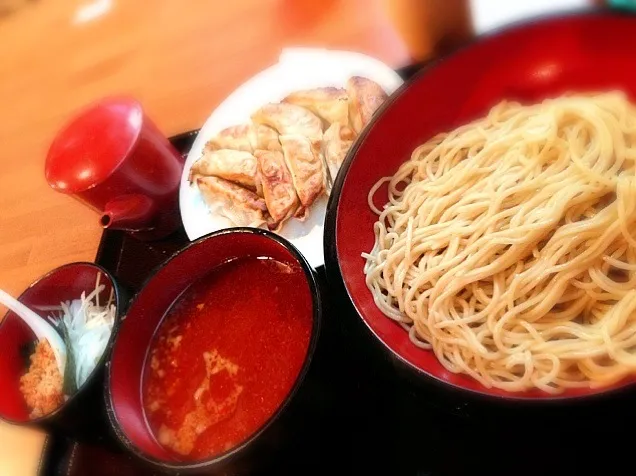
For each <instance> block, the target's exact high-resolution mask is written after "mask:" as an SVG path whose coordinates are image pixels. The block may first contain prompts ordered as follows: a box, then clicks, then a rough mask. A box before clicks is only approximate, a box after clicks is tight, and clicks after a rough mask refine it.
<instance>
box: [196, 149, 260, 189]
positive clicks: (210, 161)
mask: <svg viewBox="0 0 636 476" xmlns="http://www.w3.org/2000/svg"><path fill="white" fill-rule="evenodd" d="M198 175H203V176H215V177H220V178H222V179H225V180H229V181H230V182H236V183H237V184H240V185H243V186H244V187H247V188H249V189H250V190H253V191H254V190H256V181H255V177H256V157H254V156H253V155H252V154H250V153H249V152H245V151H241V150H229V149H220V150H209V149H205V150H204V151H203V157H201V158H200V159H199V160H197V161H196V162H195V163H194V164H192V168H191V169H190V181H191V182H192V180H193V178H194V177H197V176H198Z"/></svg>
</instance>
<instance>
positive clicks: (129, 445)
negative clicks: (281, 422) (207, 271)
mask: <svg viewBox="0 0 636 476" xmlns="http://www.w3.org/2000/svg"><path fill="white" fill-rule="evenodd" d="M235 233H246V234H250V235H259V236H263V237H265V238H267V239H270V240H273V241H275V242H276V243H278V244H279V245H281V246H282V247H283V248H285V249H286V250H287V251H289V252H290V253H291V255H292V256H293V257H294V259H295V260H296V261H297V262H298V264H299V265H300V266H301V268H302V270H303V273H304V275H305V278H306V280H307V285H308V286H309V291H310V293H311V299H312V309H313V312H312V329H311V336H310V339H309V344H308V346H307V354H306V355H305V360H304V362H303V365H302V368H301V369H300V371H299V372H298V375H297V376H296V380H295V382H294V385H293V386H292V388H291V390H290V391H289V393H288V394H287V396H286V397H285V399H284V400H283V401H282V402H281V404H280V405H279V406H278V408H277V409H276V411H274V413H272V415H271V416H270V417H269V418H268V419H267V421H266V422H265V423H264V424H263V425H262V426H261V427H260V428H259V429H258V430H257V431H255V432H254V433H252V434H251V435H250V436H249V438H247V439H246V440H244V441H243V442H242V443H240V444H239V445H237V446H235V447H233V448H231V449H230V450H228V451H226V452H224V453H221V454H219V455H217V456H214V457H211V458H208V459H204V460H199V461H193V462H189V461H174V462H170V461H166V460H163V459H158V458H155V457H153V456H150V455H148V454H146V453H145V452H144V451H142V450H141V449H139V448H138V447H137V446H136V445H135V444H134V443H133V442H132V441H130V439H129V438H128V436H126V434H125V433H124V431H123V430H122V428H121V426H120V424H119V419H118V418H117V416H116V414H115V410H114V405H113V400H112V394H111V385H110V382H111V378H112V376H111V370H112V366H111V358H112V353H111V354H110V355H109V361H108V362H107V364H106V366H107V377H106V378H105V379H104V397H105V401H106V413H107V415H108V421H109V423H110V426H111V428H112V429H113V431H114V433H115V435H116V436H117V438H118V439H119V441H120V442H121V443H122V444H123V445H124V447H125V448H126V450H127V451H129V452H131V453H132V454H134V455H135V456H137V457H138V458H140V459H141V460H143V461H145V462H147V463H150V464H152V465H154V466H156V467H158V468H160V469H162V470H170V471H194V470H201V469H211V468H212V467H214V466H216V465H220V464H223V463H225V462H227V461H229V460H231V459H232V458H234V457H236V456H237V455H238V454H239V453H241V452H243V451H244V450H246V449H247V448H248V447H251V446H252V445H253V443H254V442H256V440H258V439H259V437H260V436H261V435H262V434H263V433H264V432H265V431H266V430H267V429H268V428H270V427H271V426H272V424H274V423H275V422H276V420H278V418H279V417H280V416H281V414H282V413H283V412H284V411H285V410H286V409H287V407H288V406H289V404H290V403H291V401H292V400H293V398H294V396H295V395H296V393H297V392H298V389H299V388H300V386H301V385H302V383H303V381H304V380H305V377H306V376H307V372H308V370H309V366H310V365H311V362H312V359H313V356H314V353H315V351H316V346H317V344H318V338H319V336H320V329H321V322H322V300H321V297H320V289H319V287H318V282H317V280H316V275H315V273H314V271H313V268H312V267H311V265H310V264H309V262H308V261H307V260H306V259H305V257H304V256H303V255H302V254H301V253H300V251H298V250H297V249H296V247H295V246H294V245H293V244H291V243H290V242H289V241H287V240H286V239H285V238H283V237H281V236H279V235H277V234H275V233H273V232H271V231H269V230H264V229H261V228H251V227H236V228H225V229H221V230H217V231H215V232H212V233H208V234H207V235H203V236H202V237H200V238H197V239H196V240H194V241H191V242H189V243H188V244H186V246H184V247H183V248H181V249H180V250H178V251H176V252H174V253H173V254H172V255H170V257H169V258H168V259H166V260H165V261H164V262H163V263H161V264H159V265H157V266H156V267H155V268H154V269H153V270H152V271H151V272H150V273H149V275H148V277H147V278H146V279H145V280H144V282H143V284H142V285H141V287H140V288H139V291H137V293H135V295H134V296H133V298H132V299H131V300H130V305H129V307H128V310H130V309H131V308H132V307H133V304H134V303H135V301H136V300H137V298H138V297H139V295H140V294H141V293H142V292H143V290H144V289H145V288H146V286H147V285H148V283H149V282H150V281H151V280H152V279H154V277H155V275H156V274H157V273H158V272H159V271H161V270H162V269H163V268H165V267H166V266H168V265H169V264H170V263H171V262H172V261H174V260H175V259H176V258H177V257H178V256H179V255H181V253H185V252H186V251H187V250H189V249H190V248H192V247H194V246H197V245H198V244H199V243H201V242H203V241H206V240H209V239H214V238H216V237H218V236H223V235H229V234H235ZM124 319H125V318H124Z"/></svg>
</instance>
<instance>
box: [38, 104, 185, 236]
mask: <svg viewBox="0 0 636 476" xmlns="http://www.w3.org/2000/svg"><path fill="white" fill-rule="evenodd" d="M182 169H183V158H182V157H181V155H180V154H179V152H177V150H176V149H175V148H174V147H173V146H172V145H171V144H170V142H168V139H166V137H165V136H164V135H163V134H162V133H161V131H160V130H159V129H158V128H157V126H155V125H154V123H153V122H152V121H151V120H150V119H149V118H148V117H147V116H146V115H145V114H144V112H143V109H142V107H141V104H139V102H137V101H136V100H134V99H129V98H109V99H105V100H102V101H100V102H98V103H96V104H94V105H92V106H90V107H89V108H87V109H86V110H84V111H83V112H81V113H80V114H78V115H77V116H76V117H75V118H74V119H72V120H71V122H69V124H67V125H66V127H65V128H64V129H62V130H61V131H60V132H59V133H58V135H57V136H56V137H55V139H54V140H53V143H52V144H51V147H50V149H49V152H48V155H47V157H46V166H45V175H46V180H47V181H48V183H49V185H50V186H51V187H52V188H53V189H55V190H57V191H59V192H62V193H66V194H69V195H73V196H74V197H75V198H77V199H78V200H80V201H81V202H83V203H85V204H86V205H88V206H89V207H91V208H93V209H94V210H96V211H98V212H99V213H101V219H100V223H101V225H102V226H103V227H104V228H114V229H122V230H125V231H128V232H131V233H133V234H134V235H135V236H136V237H138V238H141V239H146V240H150V239H158V238H161V237H163V236H166V235H168V234H170V233H172V232H173V231H174V230H176V228H177V227H178V226H179V223H180V219H179V212H178V203H179V182H180V179H181V171H182Z"/></svg>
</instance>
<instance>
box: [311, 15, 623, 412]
mask: <svg viewBox="0 0 636 476" xmlns="http://www.w3.org/2000/svg"><path fill="white" fill-rule="evenodd" d="M599 17H608V18H632V19H636V14H635V13H633V12H630V11H625V10H618V11H616V10H608V9H607V8H590V9H587V10H583V11H581V10H576V11H566V12H561V13H559V12H555V13H550V14H547V15H539V16H537V17H535V18H533V19H530V20H528V19H523V20H520V21H516V22H512V23H510V24H507V25H504V26H502V27H499V28H496V29H494V30H492V31H490V32H488V33H486V34H483V35H480V36H478V37H476V38H475V39H473V40H472V41H470V42H468V43H466V44H465V45H463V46H462V47H460V48H458V49H456V50H454V51H453V52H451V53H449V54H446V55H442V56H440V57H438V58H436V59H434V60H432V61H430V62H427V63H425V64H424V65H423V66H422V68H421V69H420V70H419V71H417V72H416V73H415V74H414V75H413V76H412V77H410V78H409V79H407V80H406V81H404V83H403V84H402V85H401V86H400V87H399V88H398V89H397V90H396V91H395V92H394V93H393V94H391V95H390V97H389V98H388V99H387V100H386V101H385V102H384V103H383V104H382V105H381V106H380V108H379V109H378V110H377V111H376V113H375V114H374V115H373V117H372V118H371V121H370V122H369V124H368V125H367V126H366V127H365V129H364V130H363V131H362V133H361V134H360V136H359V137H358V139H357V140H356V141H355V142H354V144H353V146H352V147H351V149H350V150H349V151H348V153H347V156H346V157H345V160H344V161H343V163H342V166H341V167H340V172H339V173H338V175H337V177H336V180H335V182H334V184H333V188H332V191H331V195H330V196H329V201H328V202H327V211H326V213H325V225H324V236H323V248H324V255H325V269H326V272H327V276H328V277H329V282H330V283H337V284H338V286H339V287H340V289H341V290H344V293H345V294H346V297H347V299H348V300H349V302H350V304H351V305H352V306H353V308H354V309H355V312H356V314H357V316H358V318H359V319H360V321H362V323H363V324H364V326H365V327H366V328H367V330H368V331H369V332H370V333H371V334H372V335H373V337H374V338H375V339H376V341H377V342H379V343H380V344H381V345H382V348H383V349H384V350H385V351H387V352H388V353H389V355H390V356H391V357H392V358H393V359H395V360H397V361H398V362H400V363H401V364H402V365H404V366H406V367H407V368H408V369H409V370H410V371H412V372H413V373H415V374H416V375H417V376H419V377H423V378H424V379H425V380H426V381H428V382H430V383H432V384H434V385H436V386H437V387H438V388H440V389H443V390H447V391H448V390H454V391H456V392H458V393H461V394H462V395H464V396H465V397H467V398H473V399H476V400H478V401H483V402H490V403H493V402H494V403H502V404H505V403H515V404H524V405H527V406H547V405H558V404H564V403H568V404H569V403H572V404H579V403H584V402H585V403H587V402H591V401H593V400H600V399H605V398H607V397H610V396H617V395H619V394H623V393H625V392H627V391H628V390H629V389H630V388H633V387H635V386H636V382H626V383H625V384H623V385H621V386H619V387H615V388H609V389H607V390H605V391H600V392H597V393H594V394H584V395H554V396H545V397H542V398H536V397H528V396H521V395H517V394H515V393H513V392H508V393H507V394H506V395H493V394H491V393H487V392H486V391H480V390H474V389H470V388H466V387H463V386H459V385H456V384H454V383H451V382H448V381H446V380H444V379H442V378H440V377H438V376H437V375H435V374H432V373H430V372H427V371H425V370H423V369H421V368H419V367H418V366H416V365H414V364H412V363H411V362H409V361H408V360H406V359H405V358H404V357H402V356H401V355H400V354H399V353H398V352H396V351H395V350H393V349H392V348H391V346H389V345H388V344H387V343H386V342H385V341H384V340H383V339H382V338H381V337H380V336H379V335H378V334H377V333H376V332H375V331H374V330H373V329H372V328H371V326H370V324H369V323H368V322H367V320H366V319H365V318H364V317H362V312H361V311H360V309H358V307H357V306H356V305H355V302H354V300H353V297H352V296H351V293H350V292H349V288H348V287H347V285H346V284H345V281H344V277H343V274H342V269H341V268H340V259H339V257H338V249H337V246H336V223H337V218H338V207H339V204H340V195H341V193H342V189H343V186H344V183H345V180H346V176H347V172H348V171H349V168H350V167H351V164H352V163H353V161H354V160H355V157H356V155H357V153H358V150H359V149H360V147H361V146H362V144H363V143H364V142H365V141H366V140H367V138H368V136H369V134H370V133H371V131H372V130H373V126H374V125H375V124H376V123H377V122H378V121H380V120H381V119H382V117H383V116H384V112H385V111H386V110H387V109H389V108H390V107H391V106H392V105H393V103H394V102H396V101H397V99H398V98H399V97H401V96H402V95H403V94H404V92H405V91H406V90H407V89H409V88H410V87H411V86H412V85H413V84H414V83H416V82H417V81H419V80H420V78H422V77H424V76H426V75H427V74H428V73H429V72H430V71H431V70H432V69H434V68H436V67H437V66H438V65H440V64H441V63H443V62H444V61H446V60H448V59H449V58H452V57H454V56H456V55H457V54H458V53H460V52H463V51H465V50H470V49H471V48H472V47H474V46H475V45H476V44H479V43H481V42H483V41H487V40H490V39H492V38H497V37H502V36H506V35H507V34H509V33H511V32H514V31H517V30H520V29H524V28H528V27H531V26H532V25H534V24H536V23H549V22H553V23H560V22H567V21H568V20H570V19H572V18H574V19H578V18H599Z"/></svg>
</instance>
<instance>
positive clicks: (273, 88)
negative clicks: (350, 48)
mask: <svg viewBox="0 0 636 476" xmlns="http://www.w3.org/2000/svg"><path fill="white" fill-rule="evenodd" d="M401 84H402V80H401V78H400V77H399V76H398V75H397V73H395V72H394V71H393V70H392V69H391V68H390V67H389V66H387V65H385V64H384V63H382V62H380V61H379V60H377V59H374V58H371V57H369V56H366V55H363V54H360V53H354V52H345V51H326V50H310V49H301V50H298V51H294V50H286V51H285V52H283V54H282V55H281V59H280V62H279V63H277V64H276V65H274V66H272V67H270V68H268V69H266V70H264V71H262V72H260V73H259V74H257V75H256V76H254V77H253V78H251V79H250V80H248V81H247V82H246V83H244V84H243V85H241V86H240V87H239V88H238V89H236V90H235V91H234V92H233V93H232V94H231V95H230V96H228V97H227V98H226V99H225V101H223V102H222V103H221V104H220V105H219V106H218V107H217V108H216V109H215V110H214V112H213V113H212V115H211V116H210V117H209V118H208V120H207V121H206V122H205V124H204V125H203V127H202V128H201V130H200V131H199V134H198V136H197V138H196V140H195V141H194V144H193V146H192V149H191V150H190V153H189V154H188V158H187V160H186V163H185V167H184V171H183V176H182V179H181V188H180V196H179V199H180V209H181V218H182V220H183V225H184V228H185V230H186V233H187V234H188V237H189V238H190V240H195V239H197V238H199V237H201V236H203V235H206V234H208V233H211V232H213V231H217V230H219V229H222V228H231V227H237V226H250V227H261V228H267V229H269V230H272V231H274V232H275V233H278V234H279V235H281V236H283V237H285V238H287V239H288V240H289V241H290V242H291V243H292V244H294V245H295V246H296V248H298V250H299V251H300V252H301V253H302V254H303V255H304V256H305V257H306V258H307V260H308V261H309V263H310V264H311V265H312V266H313V267H314V268H316V267H318V266H321V265H323V264H324V257H323V244H322V241H323V236H322V235H323V222H324V217H325V210H326V205H327V200H328V197H329V194H330V192H331V187H332V184H333V183H334V181H335V178H336V176H337V174H338V171H339V169H340V165H341V164H342V162H343V161H344V158H345V156H346V154H347V152H348V150H349V149H350V148H351V146H352V144H353V142H354V141H355V140H356V138H357V137H358V136H359V134H360V132H361V131H362V130H363V129H364V128H365V127H366V125H367V124H368V123H369V122H370V120H371V117H372V116H373V114H374V113H375V112H376V110H377V109H378V108H379V107H380V106H381V105H382V103H383V102H384V101H385V100H386V99H387V97H388V95H390V94H391V93H392V92H393V91H395V90H396V89H397V88H398V87H399V86H400V85H401Z"/></svg>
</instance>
